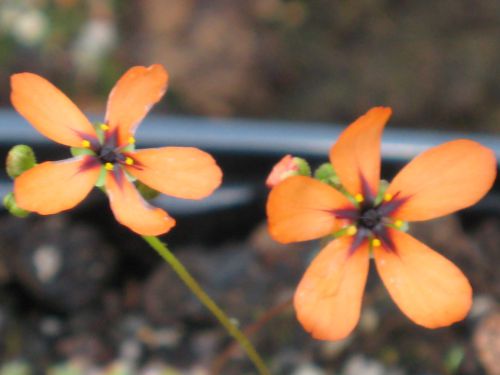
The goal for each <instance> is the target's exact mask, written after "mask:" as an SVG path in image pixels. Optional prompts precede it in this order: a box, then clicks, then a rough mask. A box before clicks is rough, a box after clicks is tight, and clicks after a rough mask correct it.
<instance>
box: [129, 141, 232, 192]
mask: <svg viewBox="0 0 500 375" xmlns="http://www.w3.org/2000/svg"><path fill="white" fill-rule="evenodd" d="M129 156H130V157H131V158H132V159H133V160H134V164H133V165H131V166H128V167H127V171H128V172H129V173H130V174H131V175H133V176H134V177H136V178H137V179H138V180H140V181H141V182H143V183H145V184H146V185H148V186H149V187H151V188H153V189H155V190H158V191H159V192H161V193H163V194H167V195H171V196H174V197H178V198H186V199H201V198H205V197H206V196H208V195H210V194H212V192H213V191H214V190H215V189H217V188H218V187H219V185H220V184H221V182H222V171H221V170H220V168H219V167H218V166H217V164H216V163H215V160H214V159H213V158H212V156H210V154H207V153H206V152H204V151H201V150H199V149H197V148H193V147H163V148H151V149H145V150H138V151H136V152H134V153H130V154H129Z"/></svg>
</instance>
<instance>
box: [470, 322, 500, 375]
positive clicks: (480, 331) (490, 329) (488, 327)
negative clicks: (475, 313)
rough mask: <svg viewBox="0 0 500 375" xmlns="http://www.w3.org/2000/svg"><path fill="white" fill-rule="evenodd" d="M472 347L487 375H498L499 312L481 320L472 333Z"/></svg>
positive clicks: (499, 356) (499, 364) (499, 355)
mask: <svg viewBox="0 0 500 375" xmlns="http://www.w3.org/2000/svg"><path fill="white" fill-rule="evenodd" d="M473 340H474V347H475V349H476V352H477V355H478V357H479V360H480V362H481V364H482V365H483V367H484V369H485V370H486V372H487V374H488V375H500V361H499V360H498V359H499V358H500V312H495V313H493V314H490V315H489V316H486V317H485V318H483V319H482V320H481V322H480V323H479V325H478V326H477V328H476V331H475V332H474V338H473Z"/></svg>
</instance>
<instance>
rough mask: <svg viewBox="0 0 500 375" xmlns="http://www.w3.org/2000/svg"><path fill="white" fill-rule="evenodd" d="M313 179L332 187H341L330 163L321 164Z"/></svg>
mask: <svg viewBox="0 0 500 375" xmlns="http://www.w3.org/2000/svg"><path fill="white" fill-rule="evenodd" d="M314 178H315V179H317V180H320V181H321V182H324V183H326V184H329V185H332V186H334V187H340V186H341V183H340V179H339V176H337V173H335V170H334V169H333V165H332V164H331V163H324V164H321V165H320V166H319V167H318V168H317V169H316V171H315V172H314Z"/></svg>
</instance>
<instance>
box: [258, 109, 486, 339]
mask: <svg viewBox="0 0 500 375" xmlns="http://www.w3.org/2000/svg"><path fill="white" fill-rule="evenodd" d="M390 115H391V110H390V109H389V108H382V107H379V108H373V109H371V110H370V111H368V113H366V114H365V115H364V116H362V117H360V118H359V119H358V120H356V121H355V122H354V123H353V124H351V125H350V126H349V127H348V128H347V129H346V130H345V131H344V132H343V133H342V134H341V135H340V137H339V139H338V141H337V143H336V144H335V145H333V147H332V148H331V151H330V161H331V163H332V164H333V167H334V169H335V171H336V173H337V175H338V176H339V178H340V180H341V182H342V184H343V186H344V188H345V189H346V190H347V192H348V193H350V198H351V199H349V198H348V197H346V195H344V194H342V193H340V192H339V191H337V190H336V189H334V188H333V187H331V186H329V185H327V184H325V183H322V182H319V181H317V180H315V179H313V178H309V177H303V176H294V177H290V178H288V179H286V180H284V181H283V182H281V183H280V184H278V185H277V186H276V187H275V188H274V189H273V190H272V191H271V193H270V195H269V200H268V203H267V214H268V218H269V230H270V233H271V235H272V236H273V238H274V239H276V240H277V241H279V242H282V243H290V242H295V241H305V240H311V239H316V238H320V237H323V236H329V235H332V234H333V233H334V232H335V231H338V230H341V232H339V233H343V234H344V235H343V236H340V237H339V238H337V239H335V240H332V241H330V242H329V243H328V244H327V245H326V247H325V248H323V249H322V250H321V251H320V253H319V254H318V255H317V256H316V258H315V259H314V260H313V261H312V263H311V265H310V266H309V268H308V269H307V271H306V272H305V275H304V276H303V278H302V280H301V282H300V284H299V286H298V288H297V291H296V293H295V297H294V306H295V310H296V312H297V317H298V320H299V321H300V322H301V323H302V325H303V326H304V328H305V329H306V330H307V331H309V332H310V333H311V334H312V335H313V336H314V337H315V338H317V339H323V340H338V339H342V338H344V337H346V336H347V335H349V333H350V332H351V331H352V330H353V329H354V327H355V326H356V324H357V322H358V320H359V315H360V310H361V300H362V296H363V291H364V287H365V284H366V278H367V275H368V266H369V259H370V253H372V254H373V256H374V259H375V265H376V268H377V270H378V273H379V275H380V277H381V278H382V281H383V283H384V284H385V286H386V288H387V290H388V291H389V294H390V295H391V297H392V298H393V300H394V301H395V303H396V304H397V305H398V306H399V308H400V309H401V311H402V312H403V313H404V314H406V315H407V316H408V317H409V318H410V319H411V320H412V321H414V322H415V323H417V324H419V325H422V326H424V327H427V328H437V327H443V326H447V325H450V324H452V323H454V322H457V321H460V320H462V319H463V318H464V317H465V316H466V314H467V312H468V311H469V309H470V306H471V299H472V289H471V286H470V284H469V282H468V280H467V279H466V277H465V276H464V275H463V274H462V272H461V271H460V270H459V269H458V268H457V267H456V266H455V265H453V264H452V263H451V262H450V261H449V260H447V259H446V258H444V257H443V256H441V255H439V254H438V253H436V252H435V251H433V250H432V249H430V248H429V247H427V246H426V245H424V244H423V243H421V242H419V241H418V240H416V239H415V238H413V237H412V236H410V235H408V234H406V233H405V232H404V231H401V230H399V229H401V228H402V226H403V225H404V224H405V223H404V222H405V221H421V220H428V219H433V218H437V217H439V216H443V215H446V214H449V213H451V212H454V211H456V210H459V209H462V208H464V207H467V206H470V205H472V204H474V203H475V202H477V201H478V200H479V199H480V198H481V197H483V196H484V195H485V194H486V192H487V191H488V190H489V189H490V188H491V186H492V184H493V182H494V180H495V176H496V159H495V155H494V154H493V152H492V151H491V150H489V149H488V148H486V147H483V146H481V145H480V144H478V143H476V142H473V141H470V140H456V141H452V142H448V143H445V144H442V145H440V146H437V147H434V148H431V149H429V150H427V151H425V152H423V153H422V154H420V155H419V156H417V157H416V158H415V159H413V160H412V161H411V162H410V163H409V164H408V165H406V166H405V167H404V168H403V169H402V170H401V171H400V172H399V174H398V175H397V176H396V177H395V178H394V180H393V181H392V182H391V184H390V185H389V187H388V188H387V190H386V192H385V194H384V195H382V196H381V195H378V193H379V179H380V163H381V161H380V140H381V135H382V130H383V128H384V126H385V123H386V122H387V120H388V119H389V117H390ZM377 195H378V196H377ZM345 220H347V223H348V224H347V225H346V226H344V227H341V226H342V225H345V224H343V223H345Z"/></svg>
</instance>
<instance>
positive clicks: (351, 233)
mask: <svg viewBox="0 0 500 375" xmlns="http://www.w3.org/2000/svg"><path fill="white" fill-rule="evenodd" d="M357 232H358V228H356V226H355V225H349V226H348V227H347V229H346V234H347V235H348V236H354V235H355V234H356V233H357Z"/></svg>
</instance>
